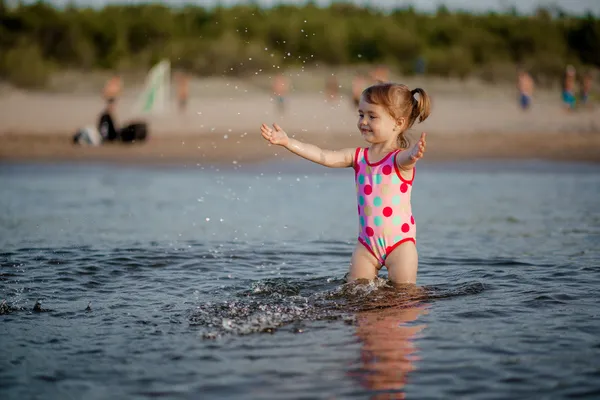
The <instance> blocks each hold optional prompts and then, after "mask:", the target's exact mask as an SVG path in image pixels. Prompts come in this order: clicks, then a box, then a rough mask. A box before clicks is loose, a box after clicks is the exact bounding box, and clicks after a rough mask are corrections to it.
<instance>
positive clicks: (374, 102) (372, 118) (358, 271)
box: [260, 83, 430, 284]
mask: <svg viewBox="0 0 600 400" xmlns="http://www.w3.org/2000/svg"><path fill="white" fill-rule="evenodd" d="M429 113H430V99H429V96H428V95H427V93H426V92H425V91H424V90H423V89H420V88H417V89H413V90H411V89H409V88H408V87H407V86H406V85H402V84H398V83H380V84H376V85H373V86H370V87H368V88H367V89H365V90H364V91H363V92H362V95H361V98H360V101H359V105H358V123H357V127H358V130H359V131H360V133H361V135H362V137H363V139H364V140H365V141H366V142H367V145H368V146H367V147H358V148H346V149H342V150H337V151H331V150H323V149H321V148H319V147H317V146H314V145H312V144H308V143H303V142H301V141H299V140H296V139H293V138H291V137H289V136H288V134H287V133H286V132H285V131H284V130H283V129H282V128H281V127H280V126H279V125H277V124H273V128H271V127H269V126H267V125H266V124H262V126H261V128H260V131H261V134H262V136H263V138H264V139H265V140H267V141H268V142H269V143H270V144H274V145H279V146H283V147H285V148H286V149H288V150H289V151H290V152H292V153H294V154H296V155H298V156H300V157H302V158H305V159H307V160H309V161H313V162H315V163H317V164H321V165H324V166H326V167H330V168H350V167H352V168H353V169H354V176H355V181H356V191H357V193H356V195H357V200H358V220H359V235H358V241H357V244H356V246H355V248H354V253H353V255H352V261H351V265H350V272H349V274H348V280H349V281H356V280H364V279H366V280H369V281H371V280H373V279H375V277H377V274H378V272H379V270H380V269H381V268H382V267H383V266H385V267H386V268H387V270H388V276H389V279H390V280H391V281H392V282H394V283H398V284H405V283H406V284H415V283H416V280H417V268H418V255H417V247H416V225H415V219H414V217H413V214H412V211H411V191H412V184H413V180H414V177H415V165H416V163H417V161H418V160H420V159H421V158H422V157H423V155H424V153H425V146H426V143H425V133H422V134H421V137H420V139H419V140H418V141H417V143H415V144H412V145H411V144H410V143H409V141H408V138H407V137H406V136H405V132H406V131H407V130H408V129H409V128H410V127H412V125H413V124H414V123H415V121H417V120H418V121H419V122H422V121H424V120H425V119H426V118H427V117H428V116H429Z"/></svg>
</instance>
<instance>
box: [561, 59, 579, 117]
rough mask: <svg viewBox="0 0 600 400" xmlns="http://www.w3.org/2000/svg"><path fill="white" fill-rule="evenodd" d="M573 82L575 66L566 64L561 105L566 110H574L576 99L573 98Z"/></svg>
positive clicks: (574, 80)
mask: <svg viewBox="0 0 600 400" xmlns="http://www.w3.org/2000/svg"><path fill="white" fill-rule="evenodd" d="M575 82H576V72H575V67H574V66H572V65H567V68H566V69H565V73H564V76H563V82H562V101H563V106H564V107H565V109H566V110H567V111H573V110H575V106H576V104H577V99H576V98H575Z"/></svg>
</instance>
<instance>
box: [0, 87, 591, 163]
mask: <svg viewBox="0 0 600 400" xmlns="http://www.w3.org/2000/svg"><path fill="white" fill-rule="evenodd" d="M406 83H407V84H408V85H409V86H410V87H414V86H421V87H424V88H425V89H426V90H428V91H429V92H430V94H431V96H432V102H433V106H432V109H433V112H432V115H431V117H430V118H429V119H428V120H427V121H425V122H424V123H422V124H419V125H415V126H414V127H413V128H412V129H411V136H412V137H413V138H414V137H416V136H418V135H419V133H420V132H421V131H425V132H427V133H428V135H429V138H428V151H427V155H426V157H427V159H428V160H430V161H452V160H470V159H486V158H495V159H515V158H540V159H552V160H564V161H586V162H600V111H599V110H598V109H595V110H581V111H578V112H574V113H567V112H565V111H564V110H563V109H562V108H561V104H560V101H559V98H558V95H557V94H556V93H555V92H552V91H547V92H543V91H539V92H538V93H536V97H535V99H534V104H533V108H532V109H531V110H530V111H528V112H522V111H521V110H519V109H518V108H517V104H516V101H515V93H514V90H513V88H511V87H506V86H486V85H484V84H482V83H478V82H474V81H467V82H454V81H441V80H433V79H425V78H423V79H422V80H420V81H419V80H417V79H414V78H411V79H407V80H406ZM266 87H268V85H264V84H263V85H262V86H261V85H260V84H257V82H253V81H248V80H236V79H202V80H201V79H197V80H194V81H193V82H192V84H191V87H190V89H191V91H190V92H191V95H190V101H189V105H188V108H187V111H186V112H185V113H184V114H182V113H179V111H178V110H176V107H175V106H174V105H173V107H172V110H168V111H167V112H164V113H162V114H159V115H151V116H144V115H140V114H136V113H135V112H134V104H135V102H136V99H137V95H138V93H139V88H138V87H131V88H129V90H127V91H125V92H124V94H123V97H122V99H121V100H120V101H119V104H118V114H117V121H118V122H119V123H125V122H127V121H131V120H135V119H139V118H143V119H144V120H146V121H147V122H148V123H149V130H150V138H149V140H148V141H147V142H145V143H135V144H132V145H122V144H115V145H105V146H101V147H95V148H90V147H81V146H75V145H73V144H72V143H71V137H72V136H73V134H74V133H75V131H76V130H77V129H78V128H79V127H83V126H85V125H90V124H95V122H96V119H97V118H98V114H99V112H100V111H101V110H102V107H103V103H102V99H101V98H100V96H99V95H98V94H97V93H98V92H93V91H90V90H89V89H88V90H72V91H63V92H54V93H49V92H46V93H42V92H26V91H21V90H16V89H11V88H4V89H3V90H2V91H1V92H0V160H2V161H5V162H16V161H43V162H55V161H81V162H85V161H102V162H120V163H165V164H206V163H211V164H217V163H227V164H229V163H233V162H237V163H247V162H256V161H261V160H266V159H269V158H273V157H290V155H289V154H288V153H287V151H285V150H284V149H280V148H275V147H272V146H269V145H267V144H266V143H265V142H264V141H263V140H262V138H261V137H260V133H259V126H260V124H261V123H263V122H266V123H272V122H277V123H279V124H280V125H281V126H282V127H283V128H284V129H285V130H286V131H287V132H288V133H289V134H291V135H294V136H295V137H296V138H298V139H300V140H306V141H309V142H313V143H315V144H317V145H321V146H324V147H327V148H331V149H336V148H343V147H356V146H361V145H363V143H362V140H361V138H360V135H359V134H358V132H357V129H356V125H355V121H356V117H355V114H356V113H355V110H354V109H353V108H352V106H351V103H350V100H349V98H348V95H347V91H346V90H347V89H346V87H345V86H344V85H343V86H342V90H341V92H342V96H341V97H340V98H339V99H337V100H335V101H326V99H325V95H324V94H323V93H322V92H320V91H319V89H318V87H317V86H316V85H315V83H314V82H313V83H312V84H311V85H306V87H302V86H300V85H295V86H294V90H293V91H292V92H291V93H290V95H289V96H288V98H287V100H286V107H287V108H286V111H285V113H284V114H283V115H279V114H278V113H277V112H276V109H275V106H274V102H273V99H272V98H271V96H270V94H269V91H268V90H266Z"/></svg>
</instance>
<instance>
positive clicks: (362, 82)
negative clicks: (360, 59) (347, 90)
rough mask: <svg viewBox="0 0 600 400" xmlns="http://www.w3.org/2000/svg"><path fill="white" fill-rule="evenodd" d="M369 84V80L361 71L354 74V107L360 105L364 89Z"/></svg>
mask: <svg viewBox="0 0 600 400" xmlns="http://www.w3.org/2000/svg"><path fill="white" fill-rule="evenodd" d="M366 86H367V80H366V79H365V76H364V75H363V74H361V73H357V74H356V75H354V78H353V79H352V104H353V105H354V107H355V108H356V107H358V103H359V102H360V96H361V95H362V92H363V90H365V87H366Z"/></svg>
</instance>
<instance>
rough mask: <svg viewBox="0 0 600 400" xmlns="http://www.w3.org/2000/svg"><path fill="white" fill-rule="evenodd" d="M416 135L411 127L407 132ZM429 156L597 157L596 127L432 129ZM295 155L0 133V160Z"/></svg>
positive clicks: (200, 138) (252, 140) (350, 138)
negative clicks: (514, 130)
mask: <svg viewBox="0 0 600 400" xmlns="http://www.w3.org/2000/svg"><path fill="white" fill-rule="evenodd" d="M357 136H358V135H347V134H346V135H344V134H332V133H329V134H327V135H323V136H317V135H315V134H304V135H296V138H298V139H299V140H305V141H307V142H310V143H313V144H315V145H318V146H321V147H323V148H327V149H341V148H346V147H363V146H365V143H364V142H363V141H362V140H361V138H360V137H357ZM415 136H416V132H413V134H412V137H413V138H414V137H415ZM427 144H428V146H427V152H426V154H425V158H424V159H426V160H427V161H428V162H434V163H435V162H452V161H470V160H485V159H489V160H501V159H503V160H527V159H542V160H548V161H570V162H574V161H579V162H587V163H600V135H599V134H597V133H571V134H567V133H508V132H503V133H487V134H486V133H477V134H467V133H466V134H435V133H431V134H429V135H428V139H427ZM296 157H298V156H295V155H293V154H292V153H290V152H289V151H287V150H286V149H284V148H280V147H276V146H272V145H269V144H268V143H266V142H265V141H264V140H263V139H262V137H261V136H260V133H258V132H256V134H254V135H250V134H247V133H245V132H243V133H242V132H238V133H236V132H227V133H226V134H221V133H210V134H201V135H194V136H192V135H187V134H186V135H173V136H167V135H157V136H154V137H153V136H150V137H149V139H148V141H147V142H143V143H132V144H123V143H114V144H106V145H102V146H99V147H85V146H78V145H74V144H72V142H71V137H70V136H66V135H64V134H50V133H45V134H23V133H5V134H1V135H0V162H4V163H22V162H38V163H40V162H41V163H53V162H73V163H85V162H102V163H114V164H121V165H127V164H130V165H187V164H202V165H231V164H233V165H236V164H240V165H241V164H253V163H260V162H263V161H269V160H287V159H293V158H296Z"/></svg>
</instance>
